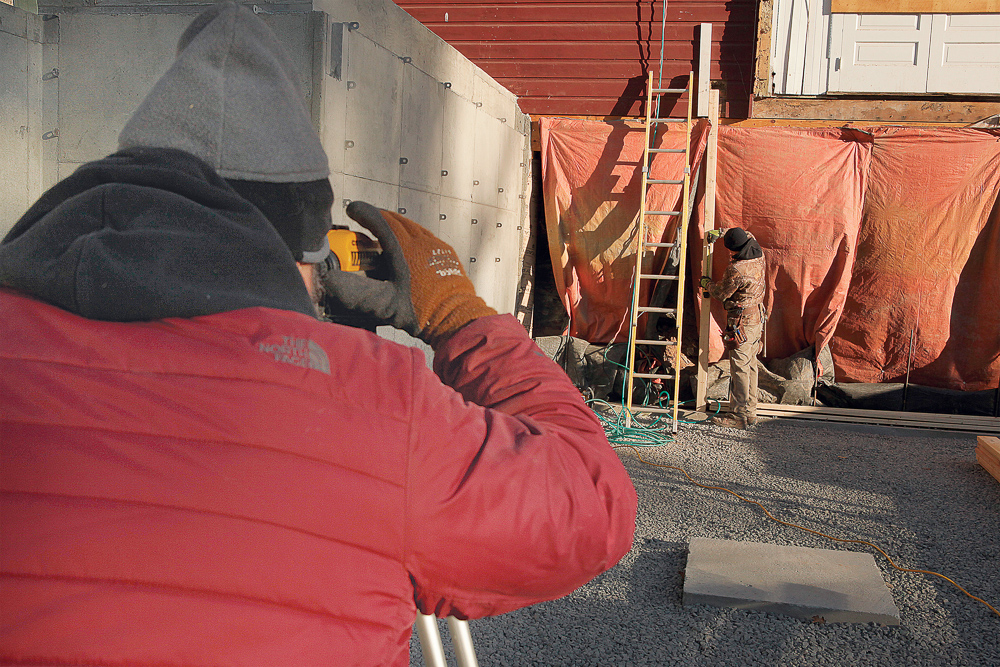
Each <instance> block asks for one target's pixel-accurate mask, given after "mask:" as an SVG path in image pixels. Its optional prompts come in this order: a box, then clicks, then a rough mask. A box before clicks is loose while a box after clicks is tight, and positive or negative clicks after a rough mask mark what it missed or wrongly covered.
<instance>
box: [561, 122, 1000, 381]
mask: <svg viewBox="0 0 1000 667" xmlns="http://www.w3.org/2000/svg"><path fill="white" fill-rule="evenodd" d="M541 125H542V134H541V139H542V177H543V184H544V188H543V189H544V197H545V206H546V224H547V229H548V234H549V247H550V252H551V255H552V260H553V266H554V267H556V269H555V272H556V282H557V285H558V286H559V289H560V293H561V295H562V296H563V300H564V303H565V305H566V307H567V310H568V312H569V313H570V315H571V327H570V333H571V334H572V335H574V336H577V337H580V338H585V339H587V340H590V341H592V342H596V343H603V342H609V341H612V340H618V341H620V340H625V339H626V338H627V333H628V332H627V328H628V327H627V317H628V310H629V307H630V305H631V288H632V279H633V274H634V252H635V240H634V239H633V238H631V237H632V236H633V235H634V231H635V221H636V218H637V213H638V209H639V197H640V193H639V186H638V184H639V178H640V177H641V172H640V171H639V169H640V166H639V163H640V162H641V154H642V138H643V132H642V129H641V128H638V129H637V128H634V127H633V128H629V127H628V126H627V125H625V124H624V123H618V124H611V123H602V122H595V121H582V120H573V121H567V120H558V119H543V120H542V124H541ZM702 129H703V128H701V127H700V126H699V131H698V132H697V133H695V134H696V137H697V141H699V142H701V141H703V139H704V136H703V132H702ZM672 131H673V130H672ZM682 132H683V130H681V133H682ZM681 133H675V134H674V135H671V134H670V133H669V132H668V133H667V134H666V135H665V136H664V137H663V138H662V141H663V142H664V145H667V144H670V145H673V143H677V137H678V136H679V134H681ZM699 145H700V143H699ZM699 154H700V153H699ZM661 157H662V155H661ZM657 159H659V157H658V158H657ZM654 164H655V162H654ZM663 168H665V169H666V170H667V171H669V172H670V173H671V174H678V173H679V169H680V163H679V162H677V161H676V159H675V160H674V162H673V164H672V165H671V164H669V163H667V162H666V161H664V167H663ZM658 177H660V178H678V177H679V176H677V175H667V176H658ZM998 192H1000V141H998V140H997V135H996V133H991V132H984V131H977V130H949V129H903V128H875V129H870V128H869V129H868V130H866V131H860V130H851V129H792V128H780V129H779V128H753V129H750V128H747V129H743V128H735V127H721V128H719V164H718V177H717V200H716V225H717V227H720V228H728V227H732V226H741V227H744V228H746V229H748V230H750V231H751V232H753V234H754V235H755V236H756V237H757V239H758V240H759V241H760V243H761V245H762V246H763V248H764V250H765V254H766V256H767V263H768V293H767V297H766V300H767V301H766V302H767V305H768V307H769V310H770V320H769V322H768V326H767V329H766V348H767V349H766V355H767V356H768V357H773V358H780V357H784V356H788V355H790V354H792V353H794V352H796V351H798V350H800V349H803V348H805V347H808V346H810V345H818V346H819V347H822V346H823V345H824V344H826V343H828V342H829V344H830V346H831V350H832V352H833V355H834V366H835V371H836V373H837V379H838V381H848V382H851V381H854V382H881V381H898V380H901V379H902V377H903V376H904V375H905V372H906V367H907V364H909V365H910V367H911V372H910V381H911V382H913V383H916V384H922V385H926V386H934V387H945V388H953V389H965V390H978V389H990V388H994V387H996V386H997V381H998V377H1000V309H998V308H997V305H996V304H997V301H998V298H1000V297H998V295H1000V208H998V206H997V198H998ZM658 196H659V197H662V198H664V199H665V200H668V201H667V202H662V201H660V202H656V201H654V202H652V203H651V204H650V205H648V206H647V208H648V209H652V208H655V207H659V206H660V205H661V204H664V203H668V204H669V205H670V206H671V207H677V206H679V198H678V195H677V193H676V192H665V193H662V194H660V195H658ZM670 200H672V201H670ZM702 213H703V211H702ZM702 220H703V215H702V216H699V217H698V219H697V220H695V221H694V223H693V227H692V232H691V235H690V238H691V239H692V240H694V241H695V242H694V243H693V244H692V246H691V250H690V255H689V260H690V266H691V273H690V275H689V278H691V279H693V280H696V279H697V277H698V276H700V275H701V266H700V265H701V253H702V248H701V245H700V239H701V238H702V236H701V232H702V230H703V222H702ZM661 234H672V231H671V230H663V229H661V228H654V229H653V231H652V234H651V236H657V235H661ZM649 240H660V239H657V238H650V239H649ZM727 261H728V253H727V252H726V251H725V249H724V248H723V247H722V245H721V244H719V245H717V246H716V253H715V262H714V266H713V270H712V275H713V276H714V277H715V278H719V277H720V276H721V275H722V272H723V271H724V269H725V265H726V262H727ZM560 267H561V269H562V270H561V271H560ZM689 284H690V283H689ZM640 296H641V301H642V302H643V303H644V302H645V298H646V295H644V294H642V295H640ZM699 300H700V299H699ZM713 308H714V309H718V308H719V306H718V304H713ZM713 313H714V318H713V319H714V321H715V324H714V325H713V330H712V334H711V336H710V341H709V345H710V351H711V353H712V354H711V357H712V359H713V360H717V359H718V358H720V357H721V355H722V345H721V340H720V338H719V326H718V322H721V321H723V318H722V315H723V313H722V311H721V309H719V310H717V311H715V310H713ZM918 313H919V315H918ZM918 318H919V320H918ZM911 333H912V337H913V343H912V353H911Z"/></svg>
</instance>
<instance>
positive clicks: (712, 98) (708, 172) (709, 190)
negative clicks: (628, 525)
mask: <svg viewBox="0 0 1000 667" xmlns="http://www.w3.org/2000/svg"><path fill="white" fill-rule="evenodd" d="M708 99H709V103H708V107H709V110H708V122H709V123H711V127H710V128H709V131H708V145H707V146H706V147H705V231H706V232H707V231H708V230H710V229H715V173H716V168H717V164H718V157H719V91H718V90H710V91H709V95H708ZM702 246H703V248H704V249H703V250H702V254H701V271H702V275H706V276H709V275H711V273H712V244H711V243H706V242H705V237H704V236H703V237H702ZM697 289H698V294H701V286H700V285H698V286H697ZM711 325H712V307H711V301H710V300H709V299H703V300H702V302H701V316H700V319H699V327H698V376H697V390H696V391H695V409H696V410H706V409H707V407H708V406H707V400H706V394H707V392H708V336H709V332H710V331H711Z"/></svg>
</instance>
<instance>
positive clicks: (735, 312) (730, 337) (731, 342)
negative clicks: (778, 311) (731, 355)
mask: <svg viewBox="0 0 1000 667" xmlns="http://www.w3.org/2000/svg"><path fill="white" fill-rule="evenodd" d="M723 305H724V306H726V330H725V331H723V332H722V344H723V345H724V346H725V348H726V349H727V350H734V349H736V348H737V347H739V346H740V345H742V344H743V343H745V342H747V335H746V325H748V324H753V323H752V322H748V321H747V320H748V319H749V318H746V317H744V311H745V310H746V309H745V308H740V307H739V306H736V305H734V304H733V303H732V302H731V301H729V300H728V299H727V300H726V301H724V302H723ZM757 310H758V312H759V313H760V323H761V326H763V324H764V320H765V319H766V318H767V315H766V311H765V310H764V305H763V304H761V305H760V306H759V307H758V309H757Z"/></svg>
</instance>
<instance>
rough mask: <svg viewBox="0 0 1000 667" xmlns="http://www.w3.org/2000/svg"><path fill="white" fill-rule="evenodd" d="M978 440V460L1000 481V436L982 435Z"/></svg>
mask: <svg viewBox="0 0 1000 667" xmlns="http://www.w3.org/2000/svg"><path fill="white" fill-rule="evenodd" d="M976 440H977V441H978V443H979V444H978V445H977V446H976V460H977V461H979V465H981V466H983V467H984V468H986V470H987V471H988V472H989V473H990V474H991V475H993V476H994V477H995V478H996V480H997V481H998V482H1000V438H996V437H993V436H991V435H981V436H979V437H977V438H976Z"/></svg>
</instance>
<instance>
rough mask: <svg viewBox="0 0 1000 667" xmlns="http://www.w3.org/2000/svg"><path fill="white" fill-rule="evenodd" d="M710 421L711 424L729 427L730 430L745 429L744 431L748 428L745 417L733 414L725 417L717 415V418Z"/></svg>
mask: <svg viewBox="0 0 1000 667" xmlns="http://www.w3.org/2000/svg"><path fill="white" fill-rule="evenodd" d="M709 421H710V423H712V424H715V425H716V426H728V427H729V428H743V429H745V428H746V427H747V423H746V420H744V419H743V417H741V416H740V415H736V414H732V413H730V414H724V415H716V416H715V417H712V419H710V420H709Z"/></svg>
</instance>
